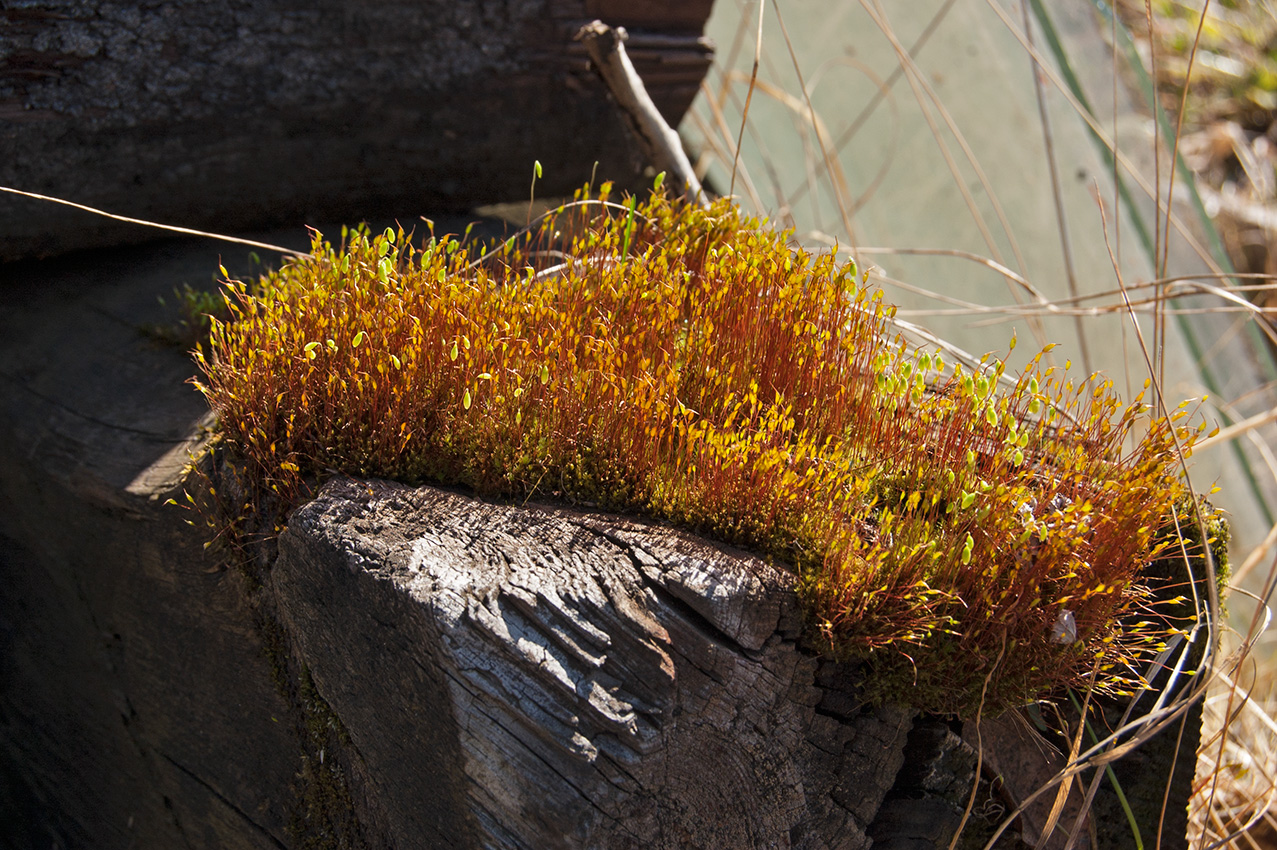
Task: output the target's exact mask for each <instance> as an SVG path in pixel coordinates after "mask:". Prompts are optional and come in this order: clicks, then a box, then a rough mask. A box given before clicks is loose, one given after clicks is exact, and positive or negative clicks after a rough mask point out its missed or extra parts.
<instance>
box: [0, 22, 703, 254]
mask: <svg viewBox="0 0 1277 850" xmlns="http://www.w3.org/2000/svg"><path fill="white" fill-rule="evenodd" d="M709 9H710V2H709V0H698V1H697V2H692V3H685V4H677V6H676V5H674V4H667V3H663V2H659V0H645V2H635V3H623V4H622V3H601V2H595V0H540V2H516V0H486V2H483V3H477V4H476V3H450V2H444V0H429V2H419V1H418V0H396V1H395V2H388V3H377V4H351V3H347V2H341V0H319V2H312V3H307V4H300V5H299V4H297V3H294V2H290V0H269V2H258V3H250V4H244V3H230V2H226V0H217V2H208V0H173V2H166V3H161V4H155V3H142V2H136V0H130V2H123V3H113V4H101V3H96V2H88V0H36V1H35V2H24V3H21V4H5V6H4V8H0V185H4V186H11V187H14V188H17V189H22V190H26V191H30V192H38V193H42V194H46V195H52V196H57V197H63V198H68V199H70V200H73V201H78V202H80V203H83V204H87V205H89V206H93V207H97V208H101V209H106V210H108V211H110V212H115V213H120V214H123V215H131V216H135V217H140V218H146V219H150V220H155V221H163V222H166V223H171V224H178V225H183V226H187V227H194V228H199V229H203V230H214V231H216V232H230V231H232V230H243V229H251V228H265V227H275V226H280V225H283V224H290V223H294V222H297V221H311V222H316V221H333V220H341V219H347V220H361V219H364V218H375V217H382V216H389V215H395V214H404V213H405V212H407V213H409V214H410V215H416V214H419V213H423V212H427V211H432V210H434V211H437V210H446V209H461V208H465V209H469V208H470V207H471V206H473V205H474V204H481V203H485V202H493V201H502V200H508V199H510V198H517V197H519V196H520V195H521V194H523V193H526V192H527V186H528V182H529V180H530V178H531V171H532V163H533V160H534V159H539V160H540V161H541V163H542V164H543V166H544V169H543V174H544V176H543V178H542V180H541V181H540V185H539V186H538V194H539V195H542V196H549V195H553V194H555V193H558V194H566V193H570V192H571V191H572V190H573V189H575V188H576V187H578V186H580V185H581V184H582V183H584V182H585V181H586V180H588V179H589V178H590V175H591V171H592V164H593V163H594V162H595V161H596V160H597V161H598V162H599V166H598V169H597V175H598V177H599V179H604V178H609V177H616V178H620V179H625V178H627V177H628V178H632V177H633V176H634V174H635V171H634V168H633V165H632V159H633V157H632V155H631V153H630V148H629V142H628V140H627V139H626V137H625V134H624V130H623V128H622V127H621V124H620V122H619V121H618V120H617V118H616V116H615V115H614V114H613V111H612V107H611V106H610V104H608V102H607V99H606V94H605V90H604V88H603V86H602V85H601V84H600V82H599V81H598V80H597V79H595V77H594V75H593V74H592V73H591V72H590V71H589V70H588V63H587V61H586V58H585V56H584V53H583V51H581V49H580V47H579V45H575V44H573V42H572V35H573V34H574V33H575V32H576V31H577V29H578V28H579V27H580V25H581V24H583V23H585V22H586V21H589V20H591V19H592V18H595V17H599V16H600V14H603V15H608V16H610V19H611V20H614V22H615V23H617V24H621V25H627V26H630V27H631V31H632V37H631V57H632V59H633V61H634V63H635V65H636V66H638V71H639V73H640V74H641V75H642V76H643V78H644V79H645V80H646V81H647V85H648V87H649V89H650V90H651V94H652V99H653V100H654V101H655V102H656V105H657V106H658V107H659V108H660V109H661V111H662V112H663V113H664V114H665V116H666V118H668V119H669V120H670V121H671V122H672V123H677V121H678V119H679V118H680V117H681V116H682V114H683V113H684V111H685V110H686V109H687V107H688V106H689V105H690V104H691V101H692V98H693V97H694V96H695V93H696V90H697V86H698V84H699V82H700V80H701V78H702V77H703V75H704V73H705V71H706V69H707V68H708V65H709V57H710V55H711V53H712V48H711V47H710V46H709V44H708V42H706V41H705V40H704V39H702V38H701V31H702V27H703V24H704V22H705V19H706V18H707V17H708V15H709ZM582 128H588V131H586V132H583V131H582ZM154 237H155V234H154V233H152V232H151V231H148V230H146V229H144V228H141V227H138V226H135V225H126V224H121V223H118V222H111V221H108V220H105V219H101V218H97V217H93V216H90V215H89V214H87V213H83V212H76V211H73V210H69V209H65V208H59V207H55V206H53V205H50V204H47V203H40V202H36V201H33V200H28V199H22V198H16V197H13V196H9V195H0V260H3V259H11V258H15V257H23V256H30V255H48V254H52V253H58V252H63V251H68V250H73V249H76V248H86V247H95V246H100V245H109V244H119V243H122V242H128V241H134V242H136V241H141V240H146V239H151V238H154Z"/></svg>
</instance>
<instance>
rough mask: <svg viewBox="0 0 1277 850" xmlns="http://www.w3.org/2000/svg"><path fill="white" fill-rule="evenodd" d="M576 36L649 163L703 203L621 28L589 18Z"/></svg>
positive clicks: (689, 165)
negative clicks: (639, 72) (635, 67)
mask: <svg viewBox="0 0 1277 850" xmlns="http://www.w3.org/2000/svg"><path fill="white" fill-rule="evenodd" d="M576 39H577V41H580V42H581V43H583V44H584V45H585V49H586V51H588V52H589V54H590V60H591V62H592V64H593V67H594V69H595V71H597V72H598V74H599V76H600V77H602V78H603V82H604V83H606V84H607V87H608V91H610V92H611V93H612V97H613V98H614V99H615V101H616V105H617V106H618V107H619V108H620V110H621V113H622V114H623V115H624V116H625V119H626V124H627V125H628V126H629V128H630V130H631V131H632V132H633V133H634V137H635V138H636V139H637V140H638V142H639V145H640V146H641V147H642V148H643V153H644V154H645V155H646V156H647V158H648V160H649V161H650V162H651V163H652V166H653V167H654V168H655V169H656V170H657V171H664V172H665V173H666V174H667V175H668V178H669V179H670V180H671V181H672V182H673V184H674V185H675V186H678V187H681V188H682V189H683V192H684V196H685V197H686V198H687V199H688V200H689V201H693V202H696V203H705V202H706V198H705V192H704V189H702V188H701V182H700V180H698V179H697V178H696V172H695V170H693V168H692V163H691V162H690V161H689V160H688V158H687V154H686V153H685V152H684V151H683V143H682V142H681V141H680V140H679V137H678V133H677V132H675V131H674V129H673V128H671V127H670V125H669V124H667V123H666V121H665V119H664V118H662V117H661V113H660V112H659V111H658V110H657V108H656V104H654V103H653V102H652V98H651V97H650V96H649V95H648V93H647V89H646V87H645V86H644V85H643V80H642V79H640V78H639V75H638V74H637V73H636V72H635V70H634V65H633V64H632V63H631V62H630V57H629V56H628V54H626V52H625V40H626V32H625V29H624V27H609V26H608V25H607V24H605V23H603V22H602V21H592V22H591V23H588V24H586V25H585V26H583V27H581V29H580V30H579V31H577V34H576Z"/></svg>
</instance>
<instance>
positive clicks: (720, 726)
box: [271, 480, 912, 848]
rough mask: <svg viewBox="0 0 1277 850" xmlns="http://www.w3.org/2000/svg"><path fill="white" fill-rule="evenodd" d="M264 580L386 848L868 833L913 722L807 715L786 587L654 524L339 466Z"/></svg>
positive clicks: (846, 838)
mask: <svg viewBox="0 0 1277 850" xmlns="http://www.w3.org/2000/svg"><path fill="white" fill-rule="evenodd" d="M271 581H272V584H273V588H274V591H275V593H276V595H277V598H278V600H279V606H280V610H281V612H282V615H283V618H284V619H285V621H286V624H287V628H288V630H289V632H290V634H292V636H293V638H294V640H295V641H296V645H297V647H298V649H299V651H300V654H301V657H302V658H303V659H304V663H306V664H307V665H308V666H309V669H310V670H311V672H312V674H313V676H314V678H315V683H316V686H317V688H318V690H319V692H320V693H321V694H322V695H323V697H324V699H325V700H327V702H328V703H329V704H330V705H331V706H332V708H333V711H334V712H335V713H336V715H337V716H339V717H341V718H342V721H343V723H344V724H345V726H346V729H347V730H348V731H349V734H350V741H351V746H352V747H353V748H354V750H355V751H357V752H358V757H359V759H360V760H361V761H362V763H363V764H364V765H365V766H366V770H367V772H368V774H370V775H373V776H376V777H377V779H376V789H375V793H376V795H377V796H378V798H379V799H380V801H381V803H382V805H379V806H377V807H376V809H377V811H378V812H382V813H385V817H386V820H385V821H384V822H382V823H379V824H378V825H377V827H378V831H379V832H381V833H382V834H384V835H386V836H387V837H388V838H389V839H390V840H389V843H390V844H391V845H392V846H399V847H408V846H421V847H428V846H443V844H445V843H446V844H447V845H449V846H467V845H469V846H485V847H511V848H514V847H559V846H570V847H615V848H624V847H634V848H638V847H669V848H675V847H679V848H682V847H772V846H775V847H779V846H793V847H809V848H827V847H840V848H867V847H868V846H869V843H870V842H869V840H868V839H867V837H866V830H867V829H868V827H869V825H870V824H871V823H872V821H873V819H874V816H875V815H876V813H877V811H878V807H879V805H880V804H881V802H882V799H883V797H884V796H885V795H886V793H887V791H888V790H889V789H890V787H891V785H892V783H893V782H894V780H895V776H896V773H897V771H898V770H899V768H900V765H901V763H902V761H903V747H904V743H905V740H906V738H907V736H908V733H909V731H910V729H911V727H912V722H911V721H912V712H907V711H904V710H902V709H893V708H886V709H879V710H873V709H870V708H869V707H867V706H857V707H856V708H855V709H854V710H852V711H849V712H847V713H846V714H839V713H835V712H831V711H828V710H822V708H821V702H822V698H823V697H824V690H822V689H821V688H819V687H816V685H815V674H816V667H817V662H816V659H815V658H813V657H812V656H811V655H809V654H806V653H803V652H801V651H800V650H799V649H798V647H797V646H796V644H795V638H796V636H797V627H798V620H797V617H796V614H797V612H796V609H795V599H794V595H793V591H792V589H791V587H790V585H791V582H790V580H788V578H787V577H786V576H785V575H782V574H780V573H777V572H776V571H775V570H773V569H771V568H769V567H767V566H766V565H765V564H763V563H762V562H760V561H758V560H757V559H755V558H753V557H751V556H748V555H745V554H743V553H739V552H734V551H731V550H726V549H723V548H719V547H716V546H713V545H711V544H708V543H706V542H705V541H703V540H699V539H697V538H694V537H691V536H689V535H685V534H682V533H679V532H676V531H673V530H671V529H668V528H664V527H661V526H655V525H649V524H644V523H639V522H636V521H630V520H625V519H623V518H617V517H605V516H598V515H590V514H578V513H574V512H571V511H567V510H563V509H552V508H545V507H538V508H520V507H509V506H502V505H494V504H487V503H483V502H478V501H475V500H474V499H471V498H468V497H465V496H460V495H456V494H452V493H448V492H444V491H440V490H436V489H431V488H409V487H405V486H402V485H397V484H391V483H386V482H375V481H374V482H361V481H353V480H338V481H334V482H332V483H330V484H329V485H327V486H326V487H325V488H324V490H323V492H322V493H321V494H320V496H319V498H318V499H316V500H315V501H314V502H312V503H310V504H308V505H306V506H305V507H304V508H302V509H301V510H300V511H299V512H298V513H297V514H296V515H295V516H294V518H293V520H292V522H291V523H290V525H289V528H288V530H287V531H286V532H285V534H284V535H283V537H282V538H281V541H280V556H279V560H278V562H277V564H276V566H275V568H274V571H273V573H272V578H271ZM372 683H375V687H374V686H371V685H372ZM845 696H854V695H845ZM436 766H437V767H436ZM423 783H437V784H436V785H435V786H434V787H435V790H434V792H433V795H432V798H433V799H436V800H457V801H460V803H461V805H456V806H452V807H450V808H449V811H450V812H452V817H450V818H449V819H440V818H438V817H437V813H436V812H434V811H433V810H432V809H430V808H425V809H423V808H422V807H421V806H419V805H417V806H414V805H413V804H412V802H413V801H414V800H421V799H424V798H425V796H423V795H427V790H428V789H427V788H426V787H423ZM427 796H431V795H427ZM462 814H464V818H463V817H461V815H462ZM413 836H429V838H428V839H426V838H418V839H416V840H415V841H414V840H413ZM472 843H473V844H472Z"/></svg>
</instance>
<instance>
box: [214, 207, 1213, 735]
mask: <svg viewBox="0 0 1277 850" xmlns="http://www.w3.org/2000/svg"><path fill="white" fill-rule="evenodd" d="M474 248H475V246H473V245H468V244H465V243H462V242H459V241H457V240H455V239H451V238H440V239H436V238H435V237H434V236H431V237H430V238H429V239H428V240H425V241H424V242H417V243H415V244H414V242H413V240H412V239H411V238H410V236H409V234H406V233H404V232H402V231H393V230H388V231H386V232H385V233H384V234H380V235H376V236H374V235H371V234H369V233H367V232H366V231H364V230H358V229H357V230H355V231H350V232H345V233H343V244H342V245H340V246H338V247H333V246H332V245H330V244H329V243H326V242H324V241H323V240H322V238H321V237H318V236H317V237H316V239H315V242H314V244H313V246H312V253H311V255H310V256H308V257H305V258H302V259H300V260H297V261H295V262H291V263H289V264H288V265H286V266H285V267H284V268H282V269H281V270H280V271H278V272H276V273H274V274H272V275H269V276H267V277H265V278H263V279H262V280H260V281H259V282H257V283H255V284H253V285H251V286H250V285H248V284H244V283H240V282H228V283H227V286H228V291H229V293H230V294H229V295H228V298H227V309H228V313H229V320H228V321H225V322H223V321H215V322H214V324H213V327H212V331H211V334H210V343H209V346H208V349H207V352H200V353H197V359H198V360H199V362H200V365H201V368H202V370H203V373H204V377H203V381H202V385H201V388H202V389H203V391H204V392H205V394H206V395H207V397H208V399H209V401H210V403H211V405H212V406H213V408H214V410H215V411H216V412H217V414H218V417H219V423H220V428H221V431H222V434H223V436H224V439H225V440H226V443H227V445H228V446H230V447H231V448H232V449H233V450H234V451H235V452H236V457H237V458H238V459H239V461H238V462H239V463H241V464H242V467H243V469H244V475H243V479H244V487H243V489H244V491H245V493H247V496H248V502H249V507H250V510H249V511H248V514H249V515H252V514H253V510H252V506H253V505H255V504H256V505H278V506H279V508H280V510H286V509H287V508H288V506H290V505H292V504H295V503H296V502H297V501H298V500H299V499H301V498H303V497H304V494H305V492H306V491H307V489H308V488H307V481H308V479H307V476H314V475H318V474H322V473H323V471H324V470H328V469H338V470H341V471H343V472H346V473H349V474H353V475H364V476H380V477H389V478H397V479H400V480H404V481H408V482H435V483H445V484H449V485H461V486H467V487H471V488H473V489H474V490H476V491H478V492H480V493H483V494H486V495H490V496H505V497H508V498H511V499H515V500H520V501H522V500H525V499H527V498H530V497H533V496H536V497H538V498H551V499H554V498H557V499H564V500H568V501H584V502H589V503H592V504H599V505H602V506H605V507H607V508H611V509H620V510H634V511H640V512H643V513H647V514H650V515H654V516H658V517H663V518H665V519H668V520H670V521H673V522H675V523H677V524H679V525H681V526H683V527H686V528H689V529H692V530H695V531H698V532H701V533H704V534H707V535H711V536H714V537H718V538H721V539H724V540H726V541H728V542H732V543H736V544H738V545H742V546H746V547H749V548H752V549H754V550H755V551H758V552H760V553H762V554H764V555H767V556H769V557H771V558H772V559H774V560H775V561H777V562H778V563H780V564H782V565H785V566H787V567H789V568H790V569H793V570H794V571H795V572H796V573H797V575H798V576H799V590H800V593H801V595H802V598H803V602H804V605H805V607H806V610H807V614H808V624H809V633H808V638H809V642H810V643H811V644H812V645H813V646H816V647H818V648H819V649H820V650H821V651H823V652H827V653H830V654H832V655H835V656H837V657H840V658H854V659H859V660H862V661H864V662H866V663H867V664H869V665H870V666H871V667H872V668H873V670H874V671H875V680H876V681H878V682H879V683H880V684H879V685H878V687H880V689H881V694H882V697H883V698H893V699H900V700H901V701H905V702H909V703H913V704H915V705H918V706H919V707H921V708H923V709H925V710H930V711H941V712H943V711H949V712H958V713H966V714H970V713H974V711H975V709H976V707H977V706H978V704H979V702H980V699H981V693H982V692H986V699H987V700H988V702H989V705H988V706H987V707H986V708H987V710H996V709H998V708H1001V707H1006V706H1010V705H1017V704H1022V703H1024V702H1028V701H1031V700H1033V699H1035V698H1038V697H1041V696H1043V695H1046V694H1049V693H1052V692H1056V691H1058V690H1060V689H1062V688H1064V687H1067V686H1070V685H1079V684H1081V683H1083V682H1084V681H1086V679H1087V678H1088V677H1089V674H1090V672H1091V668H1092V664H1093V663H1094V660H1095V658H1096V656H1097V653H1098V656H1099V659H1100V661H1101V664H1102V671H1101V674H1100V678H1099V682H1100V687H1101V688H1102V689H1108V690H1121V689H1123V688H1126V687H1130V686H1131V683H1130V682H1129V681H1128V680H1127V679H1126V678H1125V674H1124V673H1123V672H1122V671H1124V670H1126V669H1128V667H1129V666H1135V667H1138V666H1139V665H1140V660H1141V659H1142V658H1143V656H1144V655H1145V654H1146V653H1147V652H1148V646H1149V645H1150V641H1149V638H1150V636H1149V635H1148V634H1147V633H1145V632H1143V631H1141V629H1146V628H1147V627H1146V626H1134V625H1127V624H1128V623H1131V622H1133V621H1132V620H1131V619H1130V618H1129V617H1127V616H1126V615H1127V614H1129V613H1130V612H1132V611H1133V610H1135V609H1136V608H1138V607H1139V605H1140V604H1142V600H1143V599H1145V598H1146V596H1147V590H1146V588H1145V587H1144V584H1143V582H1142V579H1141V576H1140V574H1139V569H1140V566H1141V565H1143V564H1147V563H1148V562H1149V561H1150V560H1151V559H1152V558H1154V557H1155V556H1157V555H1158V554H1159V551H1160V550H1159V546H1160V545H1161V544H1160V543H1159V539H1160V538H1159V536H1158V535H1159V530H1160V529H1162V528H1163V527H1164V526H1165V525H1166V522H1167V520H1168V519H1169V517H1170V516H1171V514H1172V510H1173V505H1174V504H1175V503H1176V501H1177V500H1178V499H1182V498H1184V494H1185V492H1186V491H1185V489H1184V486H1183V484H1182V482H1181V480H1180V479H1179V476H1178V474H1177V467H1176V461H1175V457H1176V455H1175V452H1174V451H1173V445H1174V441H1175V440H1176V439H1178V440H1179V441H1180V442H1181V443H1187V444H1190V445H1191V442H1192V440H1193V438H1194V436H1195V433H1196V432H1195V431H1193V430H1191V429H1189V428H1188V427H1187V426H1186V425H1185V422H1184V420H1185V418H1186V417H1187V416H1188V412H1187V410H1185V409H1184V406H1181V408H1180V409H1178V410H1176V411H1175V413H1174V414H1173V415H1172V417H1171V418H1170V419H1151V418H1150V417H1149V416H1148V415H1147V414H1148V407H1147V405H1144V404H1143V403H1142V399H1141V398H1136V399H1135V400H1133V401H1132V402H1131V403H1130V404H1127V405H1123V404H1122V403H1121V402H1120V401H1119V400H1118V399H1117V398H1116V397H1115V396H1114V395H1113V392H1112V384H1111V382H1101V381H1093V382H1089V381H1076V380H1074V379H1073V378H1071V377H1070V376H1069V375H1068V374H1067V371H1066V370H1059V369H1054V368H1048V367H1043V366H1041V365H1040V357H1041V355H1039V357H1038V358H1035V359H1034V360H1033V361H1032V362H1031V363H1030V365H1029V367H1028V369H1027V370H1026V372H1025V373H1024V374H1023V375H1021V376H1019V377H1018V379H1014V380H1012V379H1010V378H1008V377H1007V376H1005V374H1004V373H1005V363H1004V361H1003V360H1001V359H999V358H997V357H994V356H993V355H986V356H985V357H984V358H982V359H981V360H980V362H979V363H972V364H967V365H966V366H965V367H963V366H960V365H959V366H954V365H951V364H949V363H946V362H945V360H944V355H943V353H942V352H940V351H937V350H929V349H922V348H917V347H914V346H912V345H910V344H908V343H907V341H906V340H904V339H903V338H902V337H901V336H900V335H899V334H897V333H895V332H894V326H893V321H892V319H893V316H894V309H893V308H891V307H889V306H888V305H886V304H885V303H884V301H883V299H882V293H881V292H880V291H876V290H873V289H871V288H869V287H867V286H865V280H864V279H863V278H860V277H859V275H858V272H857V270H856V268H855V267H854V265H851V264H846V265H841V264H839V263H838V262H836V260H835V258H834V257H833V256H831V255H828V254H822V255H812V254H807V253H805V252H803V251H801V250H794V249H793V248H792V247H791V246H790V244H789V241H788V236H787V234H782V233H777V232H775V231H772V230H770V229H768V228H767V227H765V226H764V225H763V224H762V223H760V222H758V221H755V220H752V219H749V218H746V217H744V216H742V215H741V214H740V212H739V211H738V210H737V209H736V208H735V207H733V206H731V205H730V204H729V203H728V202H726V201H721V202H719V203H717V204H715V205H714V206H713V207H712V208H710V209H708V210H705V209H701V208H699V207H695V206H686V205H682V204H679V203H674V202H670V201H668V200H666V199H665V198H663V197H658V196H654V197H653V198H652V199H651V200H650V201H648V202H646V203H639V204H635V203H633V201H630V202H627V203H626V204H624V205H618V204H615V203H613V202H612V201H611V200H610V199H609V198H608V196H607V191H606V189H605V190H604V192H603V194H602V195H601V196H599V197H590V196H588V194H587V193H583V195H582V196H581V197H580V198H579V199H578V201H577V202H576V203H574V204H571V205H568V206H567V207H565V208H563V209H561V210H559V211H557V212H556V214H555V215H553V216H551V218H549V219H548V220H547V221H546V222H544V223H543V225H542V226H541V227H540V228H537V229H535V230H534V231H532V232H530V233H528V234H527V235H525V236H521V237H517V238H514V239H511V240H507V241H506V242H504V243H500V244H498V245H495V246H490V247H489V248H487V249H483V250H481V251H476V250H474ZM1010 344H1011V345H1012V346H1013V345H1014V340H1012V341H1011V343H1010ZM1137 426H1138V427H1137ZM1137 434H1138V435H1140V436H1138V438H1137V437H1136V435H1137ZM1128 438H1129V439H1130V440H1132V441H1133V442H1134V444H1135V448H1134V449H1133V450H1130V449H1129V448H1126V447H1125V446H1126V443H1125V441H1126V440H1127V439H1128ZM1066 613H1067V614H1068V615H1070V616H1071V617H1072V618H1073V619H1074V620H1075V622H1076V624H1077V635H1078V638H1079V640H1078V641H1077V642H1075V643H1071V644H1066V643H1060V642H1057V641H1055V640H1053V639H1052V629H1053V624H1055V623H1056V621H1057V618H1059V617H1061V616H1063V615H1064V614H1066ZM986 679H987V680H988V681H989V682H990V683H992V684H991V687H989V688H987V689H986V688H985V681H986Z"/></svg>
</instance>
